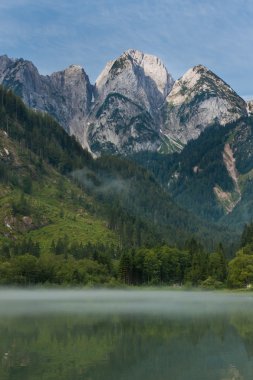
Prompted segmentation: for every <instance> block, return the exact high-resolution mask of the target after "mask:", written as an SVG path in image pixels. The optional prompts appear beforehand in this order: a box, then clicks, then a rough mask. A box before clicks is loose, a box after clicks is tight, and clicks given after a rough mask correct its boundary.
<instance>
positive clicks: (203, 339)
mask: <svg viewBox="0 0 253 380" xmlns="http://www.w3.org/2000/svg"><path fill="white" fill-rule="evenodd" d="M252 317H253V305H252V297H251V296H248V295H246V296H245V295H239V296H236V295H225V294H215V293H196V292H195V293H190V292H187V293H183V292H158V291H156V292H113V291H111V292H106V291H97V292H82V291H80V292H78V291H77V292H76V291H70V292H53V291H43V292H37V291H33V292H27V291H23V292H20V291H18V292H17V291H15V290H13V291H5V290H2V291H1V293H0V358H1V362H0V379H3V380H10V379H11V380H38V379H40V380H41V379H43V380H58V379H62V380H75V379H77V380H79V379H85V380H109V379H110V380H114V379H115V380H121V379H122V380H129V379H133V380H137V379H138V380H142V379H146V380H151V379H152V380H153V379H156V380H165V379H173V380H179V379H180V380H186V379H187V380H216V379H217V380H218V379H219V380H232V379H233V380H241V379H244V380H248V379H249V380H252V378H253V318H252Z"/></svg>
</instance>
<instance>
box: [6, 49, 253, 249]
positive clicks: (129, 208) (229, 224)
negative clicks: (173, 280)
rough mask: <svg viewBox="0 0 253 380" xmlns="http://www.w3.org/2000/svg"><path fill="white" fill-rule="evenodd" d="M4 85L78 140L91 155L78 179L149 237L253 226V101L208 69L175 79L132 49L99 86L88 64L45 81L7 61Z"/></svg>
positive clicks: (20, 63)
mask: <svg viewBox="0 0 253 380" xmlns="http://www.w3.org/2000/svg"><path fill="white" fill-rule="evenodd" d="M0 84H2V86H3V87H4V88H7V89H11V90H13V92H14V93H15V94H16V95H17V96H19V97H21V98H22V99H23V101H24V102H25V104H26V105H27V106H28V107H29V108H32V109H34V110H39V111H42V112H43V113H45V114H49V115H51V116H53V118H55V119H56V121H57V122H58V123H59V124H60V126H61V127H62V128H63V129H64V130H65V131H66V132H67V134H69V135H70V136H74V137H75V139H76V140H77V141H78V142H79V143H80V144H81V146H82V147H83V148H85V149H86V150H87V151H88V152H89V153H90V154H91V156H90V159H89V160H90V161H89V165H88V166H87V165H86V167H85V168H82V169H81V168H80V167H78V166H76V165H74V167H73V169H75V170H72V174H73V175H74V177H75V179H76V180H78V181H79V183H80V182H81V183H83V186H84V187H85V189H88V190H89V191H91V193H93V192H95V194H96V197H98V199H99V200H100V201H101V199H102V201H103V202H105V203H106V204H110V202H112V201H113V202H114V204H115V205H116V204H117V207H120V209H121V210H125V211H124V212H127V213H129V215H131V217H133V218H137V219H138V218H139V219H140V220H139V219H138V220H139V222H140V223H143V222H144V221H146V222H147V223H148V226H147V227H145V228H146V230H147V231H149V228H151V229H152V228H153V227H154V226H156V227H157V231H158V232H159V233H160V234H161V235H160V236H162V238H163V239H164V238H165V236H166V233H167V236H169V240H171V241H173V242H175V241H177V242H178V241H179V240H180V236H183V237H184V239H185V238H187V236H188V234H189V232H190V234H194V233H196V232H197V231H201V233H200V234H199V236H201V237H202V238H203V236H204V235H206V237H207V236H208V238H207V239H208V240H209V242H210V241H211V240H212V236H215V235H216V237H218V236H220V235H219V232H221V231H223V228H225V229H227V231H229V229H230V230H231V231H241V230H242V228H243V225H244V224H245V223H248V222H249V221H251V220H252V218H253V194H252V191H251V188H252V180H253V174H252V173H253V118H252V114H253V101H248V102H246V101H245V100H244V99H242V98H241V97H240V96H239V95H238V94H237V93H236V92H235V91H234V90H233V89H232V88H231V87H230V86H229V85H228V84H227V83H225V82H224V81H223V80H222V79H221V78H219V77H218V76H217V75H216V74H214V73H213V72H212V71H211V70H209V69H208V68H206V67H205V66H203V65H197V66H195V67H193V68H190V69H189V70H188V71H187V72H186V73H185V74H184V75H183V76H182V77H181V78H180V79H178V80H176V81H174V79H173V77H172V75H171V74H170V73H169V72H168V70H167V69H166V67H165V66H164V64H163V63H162V62H161V60H160V59H159V58H157V57H155V56H152V55H149V54H144V53H142V52H139V51H136V50H128V51H126V52H124V53H123V54H122V55H121V56H120V57H118V58H117V59H115V60H113V61H110V62H108V63H107V64H106V66H105V68H104V70H103V71H102V72H101V74H100V75H99V76H98V78H97V80H96V82H95V84H91V83H90V80H89V77H88V75H87V74H86V73H85V71H84V69H83V68H82V67H80V66H77V65H71V66H70V67H68V68H67V69H65V70H63V71H60V72H56V73H53V74H51V75H40V74H39V72H38V70H37V68H36V67H35V66H34V65H33V63H32V62H29V61H26V60H24V59H12V58H8V57H7V56H6V55H4V56H1V57H0ZM75 149H77V148H75ZM36 154H38V152H36ZM68 154H69V153H68ZM79 154H80V153H79ZM77 155H78V154H77ZM92 156H93V157H95V158H97V159H96V160H92V158H91V157H92ZM109 156H110V157H109ZM112 156H114V157H112ZM115 156H120V157H115ZM99 157H100V158H99ZM91 162H92V164H91ZM141 167H142V168H143V169H142V168H141ZM142 170H144V172H143V171H142ZM150 175H151V177H149V176H150ZM112 183H113V184H114V185H115V186H111V184H112ZM109 184H110V185H109ZM118 184H119V186H118ZM105 188H106V189H109V191H107V192H106V193H105V192H103V191H102V190H101V189H105ZM123 189H124V191H123ZM144 189H145V191H146V194H145V191H144ZM119 190H120V191H119ZM121 191H122V194H121V196H119V193H120V192H121ZM159 194H160V199H159ZM131 202H132V204H131ZM115 207H116V206H115ZM117 207H116V208H117ZM122 212H123V211H122ZM124 212H123V213H124ZM119 219H120V218H119ZM139 222H136V223H137V224H138V223H139ZM173 223H174V224H175V225H177V226H178V227H177V229H178V230H179V231H180V233H178V232H176V230H175V228H174V227H175V225H174V226H173ZM217 225H218V227H217ZM152 226H153V227H152ZM224 226H225V227H224ZM145 228H144V229H145ZM166 229H167V232H166ZM208 229H209V230H210V231H211V232H210V235H209V233H208V232H207V231H208ZM218 231H219V232H218ZM159 233H158V234H159ZM229 234H230V232H228V234H227V235H226V234H225V235H226V239H228V240H229V237H228V235H229ZM233 234H234V232H233V233H231V234H230V235H229V236H232V235H233ZM145 236H146V235H145ZM173 237H174V238H175V239H173ZM214 240H215V239H214Z"/></svg>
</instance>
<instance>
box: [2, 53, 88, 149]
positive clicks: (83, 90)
mask: <svg viewBox="0 0 253 380" xmlns="http://www.w3.org/2000/svg"><path fill="white" fill-rule="evenodd" d="M0 83H1V84H3V85H4V86H5V87H7V88H11V89H12V90H13V91H14V92H15V93H16V94H17V95H19V96H21V97H22V98H23V100H24V102H25V103H26V104H27V105H28V106H29V107H31V108H34V109H38V110H41V111H46V112H48V113H49V114H51V115H52V116H53V117H55V119H56V120H57V121H58V122H59V123H60V124H61V125H62V127H63V128H64V129H65V130H66V131H67V132H68V133H69V134H73V135H75V136H76V137H77V139H78V140H79V141H80V142H83V130H84V119H85V117H86V116H87V114H88V113H89V111H90V105H91V99H92V86H91V84H90V81H89V78H88V76H87V74H86V73H85V71H84V70H83V68H82V67H81V66H78V65H71V66H69V67H68V68H66V69H65V70H62V71H58V72H55V73H53V74H51V75H46V76H44V75H40V74H39V72H38V69H37V68H36V67H35V66H34V64H33V63H32V62H30V61H27V60H24V59H22V58H20V59H10V58H8V57H7V56H1V57H0Z"/></svg>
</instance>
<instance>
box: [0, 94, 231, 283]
mask: <svg viewBox="0 0 253 380" xmlns="http://www.w3.org/2000/svg"><path fill="white" fill-rule="evenodd" d="M0 188H1V193H0V194H1V195H0V205H1V207H0V255H1V268H0V278H1V279H2V280H1V281H2V282H3V283H12V282H13V283H27V282H28V283H33V282H39V283H41V282H45V281H49V282H52V283H65V282H69V283H81V284H86V283H105V282H110V281H118V280H119V279H120V281H123V282H124V280H123V277H124V275H123V274H122V273H123V272H122V268H123V267H124V265H123V264H122V262H124V260H125V255H126V252H130V251H129V250H132V249H134V250H137V251H136V252H138V250H139V249H141V250H142V249H144V251H140V252H145V249H148V250H149V249H150V250H152V249H153V247H161V246H162V245H163V246H164V245H166V244H170V245H174V246H175V245H177V246H178V247H179V248H182V249H185V247H186V245H185V244H186V243H185V242H186V241H189V239H191V238H192V237H193V236H195V237H196V238H197V239H198V240H200V241H201V242H202V244H204V246H205V248H203V251H205V252H208V251H214V250H215V248H216V247H217V246H218V243H219V241H222V242H223V243H224V245H225V246H226V249H227V251H229V252H230V253H231V252H233V244H236V236H235V235H233V234H231V233H230V232H229V231H227V230H225V229H220V228H216V227H215V226H212V225H211V224H208V223H204V222H202V221H201V220H199V219H198V218H196V217H194V216H192V215H191V214H190V213H189V212H187V211H185V210H184V209H183V208H181V207H178V206H177V205H176V204H175V203H174V201H172V199H171V198H170V196H169V195H168V193H167V191H165V190H164V189H163V188H162V187H161V186H160V185H159V184H158V182H156V180H155V179H154V176H153V175H151V174H150V173H149V172H148V171H147V170H146V169H144V168H141V167H139V166H137V165H136V164H135V163H133V162H132V161H130V160H126V159H122V158H119V157H109V156H104V157H102V158H100V159H97V160H94V159H93V158H92V157H91V156H90V154H89V153H88V152H86V151H85V150H83V149H82V148H81V146H80V145H79V143H78V142H76V140H75V139H74V138H73V137H69V136H68V134H67V133H66V132H65V131H64V130H63V129H62V128H61V127H60V126H59V125H58V124H57V123H56V122H55V121H54V120H53V119H52V118H51V117H49V116H48V115H46V114H41V113H39V112H34V111H31V110H29V109H27V108H26V107H25V106H24V104H23V103H22V101H21V100H20V99H19V98H18V97H16V96H15V95H13V93H12V92H10V91H6V90H5V89H3V88H0ZM197 244H198V243H197ZM168 249H169V248H168ZM147 252H148V251H147ZM154 252H156V251H154ZM168 252H174V251H173V249H172V251H170V249H169V251H168ZM178 252H181V251H178ZM180 255H181V253H180ZM180 255H179V260H181V258H180V257H181V256H180ZM182 255H184V254H183V253H182ZM201 257H203V259H204V257H205V256H204V255H203V256H201ZM122 260H123V261H122ZM194 260H195V259H194ZM159 262H160V259H159ZM191 262H192V261H191V260H190V261H189V262H188V264H187V266H189V265H190V266H191V265H192V264H191ZM129 263H130V264H129V265H130V267H131V266H132V264H131V261H130V262H129ZM140 265H144V264H140ZM145 265H146V264H145ZM145 265H144V266H145ZM150 265H153V264H152V260H151V264H150ZM133 268H134V267H133ZM140 270H141V269H140ZM122 276H123V277H122ZM187 276H188V275H187ZM203 276H204V275H203ZM203 276H202V277H201V280H203V279H204V277H203ZM187 278H188V277H187ZM185 280H186V278H184V281H185ZM171 281H172V280H170V282H171ZM139 282H140V283H142V282H144V283H146V282H153V280H152V281H151V280H150V279H149V277H145V276H144V277H143V280H141V281H140V280H138V281H137V283H139ZM154 282H156V280H155V281H154ZM165 282H166V283H168V281H167V280H166V281H165Z"/></svg>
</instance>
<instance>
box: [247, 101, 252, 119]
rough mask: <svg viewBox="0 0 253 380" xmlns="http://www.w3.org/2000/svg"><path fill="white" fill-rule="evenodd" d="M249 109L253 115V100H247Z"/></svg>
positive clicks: (249, 112) (250, 114)
mask: <svg viewBox="0 0 253 380" xmlns="http://www.w3.org/2000/svg"><path fill="white" fill-rule="evenodd" d="M247 111H248V115H249V116H252V115H253V100H248V101H247Z"/></svg>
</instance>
